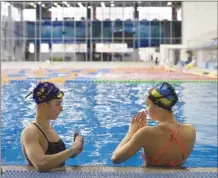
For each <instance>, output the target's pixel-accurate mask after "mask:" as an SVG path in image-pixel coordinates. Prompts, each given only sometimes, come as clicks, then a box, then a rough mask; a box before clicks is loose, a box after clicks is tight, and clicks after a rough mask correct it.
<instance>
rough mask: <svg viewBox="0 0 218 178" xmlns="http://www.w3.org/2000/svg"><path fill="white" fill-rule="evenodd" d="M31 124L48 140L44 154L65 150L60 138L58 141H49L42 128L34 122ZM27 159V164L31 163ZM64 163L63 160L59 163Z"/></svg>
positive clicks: (62, 164)
mask: <svg viewBox="0 0 218 178" xmlns="http://www.w3.org/2000/svg"><path fill="white" fill-rule="evenodd" d="M33 124H34V125H35V126H36V127H37V128H38V129H39V130H40V131H41V132H42V134H43V135H44V136H45V138H46V140H47V141H48V149H47V151H46V152H45V154H46V155H53V154H56V153H59V152H61V151H64V150H66V146H65V144H64V142H63V140H61V139H60V140H59V141H58V142H50V141H49V140H48V138H47V137H46V135H45V133H44V132H43V131H42V129H41V128H40V127H39V126H38V125H37V124H36V123H33ZM27 160H28V162H29V164H30V165H32V163H31V162H30V160H29V159H28V158H27ZM64 164H65V162H63V163H61V165H60V166H64Z"/></svg>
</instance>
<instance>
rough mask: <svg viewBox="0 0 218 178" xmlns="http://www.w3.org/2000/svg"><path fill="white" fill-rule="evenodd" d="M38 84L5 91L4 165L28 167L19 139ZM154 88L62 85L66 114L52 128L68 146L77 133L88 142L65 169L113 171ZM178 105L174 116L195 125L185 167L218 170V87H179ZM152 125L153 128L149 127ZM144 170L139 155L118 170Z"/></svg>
mask: <svg viewBox="0 0 218 178" xmlns="http://www.w3.org/2000/svg"><path fill="white" fill-rule="evenodd" d="M34 85H35V82H31V81H30V82H28V81H23V82H18V81H16V82H12V83H10V84H7V85H3V86H2V98H1V99H2V103H1V104H2V130H1V136H2V143H1V153H2V160H1V162H2V163H3V165H26V164H27V162H26V160H25V159H24V157H23V155H22V151H21V148H20V133H21V131H22V129H23V128H24V126H25V125H27V124H28V123H30V122H31V121H32V120H33V119H34V115H35V109H34V107H35V105H34V103H33V101H32V100H31V99H27V100H24V96H25V95H26V94H27V93H28V91H29V90H30V88H32V86H34ZM153 85H154V83H130V82H129V83H128V82H124V83H120V82H114V83H95V82H91V81H89V82H80V81H77V82H76V81H72V82H66V83H65V84H63V85H60V87H61V88H63V90H64V91H65V98H64V102H63V107H64V112H63V113H62V114H61V115H60V117H59V119H58V120H57V121H55V122H54V123H53V125H54V127H55V129H56V130H57V132H58V133H59V134H60V135H61V137H62V139H63V140H64V141H65V143H66V144H67V145H70V144H71V142H72V138H73V133H74V132H75V131H80V132H81V133H82V134H83V135H84V137H85V146H84V151H83V152H82V153H81V155H80V156H78V157H77V158H76V159H69V160H67V162H66V165H104V166H114V165H113V164H112V162H111V160H110V158H111V154H112V152H113V150H114V149H115V147H116V146H117V144H118V143H119V141H120V140H121V139H122V138H123V136H124V135H125V133H126V131H127V128H128V124H129V121H130V119H131V117H132V116H133V115H134V114H136V112H137V111H138V110H140V109H141V108H143V107H144V105H145V103H144V93H145V91H146V90H147V89H148V88H150V87H152V86H153ZM174 86H175V87H176V90H177V91H178V93H179V96H180V100H179V102H178V104H177V105H176V107H175V115H176V117H177V119H178V120H179V121H180V122H184V123H193V124H194V125H195V127H196V130H197V138H196V145H195V147H194V151H193V152H192V154H191V156H190V158H189V159H188V160H187V163H186V164H185V166H187V167H217V83H215V82H214V83H212V82H211V83H210V82H208V83H206V82H205V83H190V82H189V83H186V82H184V83H175V84H174ZM148 123H149V125H155V123H154V122H151V121H150V120H149V121H148ZM142 164H143V161H142V157H141V151H140V152H139V153H138V154H136V155H135V156H134V157H132V158H131V159H130V160H128V161H126V162H124V163H123V164H121V165H119V166H133V167H136V166H137V167H138V166H141V165H142Z"/></svg>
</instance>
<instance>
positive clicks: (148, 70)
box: [1, 62, 218, 84]
mask: <svg viewBox="0 0 218 178" xmlns="http://www.w3.org/2000/svg"><path fill="white" fill-rule="evenodd" d="M21 66H22V68H21ZM1 74H2V83H3V84H8V83H10V82H16V81H19V82H22V81H23V82H25V81H27V80H34V81H38V80H40V81H49V82H53V83H65V82H68V81H78V80H80V81H95V82H105V81H107V82H114V81H115V82H116V81H128V82H131V81H136V82H151V81H152V82H153V81H175V82H186V81H191V82H198V81H203V82H211V81H212V82H216V81H217V78H218V77H217V71H212V72H209V71H207V72H205V71H201V70H198V69H192V70H177V69H174V68H167V67H161V66H154V65H152V64H150V63H145V62H144V63H143V62H138V63H136V62H135V63H93V62H92V63H90V62H86V63H75V62H70V63H48V64H47V63H45V62H44V63H40V62H39V63H13V64H10V63H3V64H2V70H1Z"/></svg>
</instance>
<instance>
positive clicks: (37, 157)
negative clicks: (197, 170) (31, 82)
mask: <svg viewBox="0 0 218 178" xmlns="http://www.w3.org/2000/svg"><path fill="white" fill-rule="evenodd" d="M30 94H33V99H34V100H35V102H36V104H37V114H36V119H35V121H34V122H33V123H32V124H30V125H29V126H28V127H26V128H25V129H24V130H23V132H22V134H21V145H22V151H23V153H24V156H25V157H26V159H27V161H28V162H29V164H30V165H33V166H34V167H35V168H36V169H37V170H38V171H47V170H50V169H53V168H57V167H60V166H63V165H64V163H65V160H67V159H68V158H70V157H75V156H77V155H78V154H79V153H81V151H82V149H83V137H82V136H81V135H79V134H78V133H76V134H75V135H74V140H73V144H72V146H71V147H70V148H68V149H66V146H65V144H64V142H63V140H62V139H61V138H60V137H59V135H58V134H57V133H56V132H55V130H54V128H53V127H52V126H51V125H50V120H56V119H57V117H58V116H59V114H60V112H61V111H62V110H63V108H62V101H63V96H64V93H63V92H62V91H60V90H59V89H58V88H57V87H56V86H55V85H54V84H52V83H50V82H43V83H42V82H41V83H39V84H38V85H37V86H36V88H35V89H34V90H33V92H31V93H30ZM30 94H29V95H30ZM29 95H27V97H28V96H29Z"/></svg>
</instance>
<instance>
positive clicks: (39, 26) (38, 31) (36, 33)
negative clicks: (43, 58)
mask: <svg viewBox="0 0 218 178" xmlns="http://www.w3.org/2000/svg"><path fill="white" fill-rule="evenodd" d="M40 13H41V5H40V4H37V5H36V24H35V25H36V31H35V38H37V39H36V40H35V42H36V44H35V49H36V50H35V53H36V61H39V60H40V59H39V56H40V28H41V22H40V21H39V20H40Z"/></svg>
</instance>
